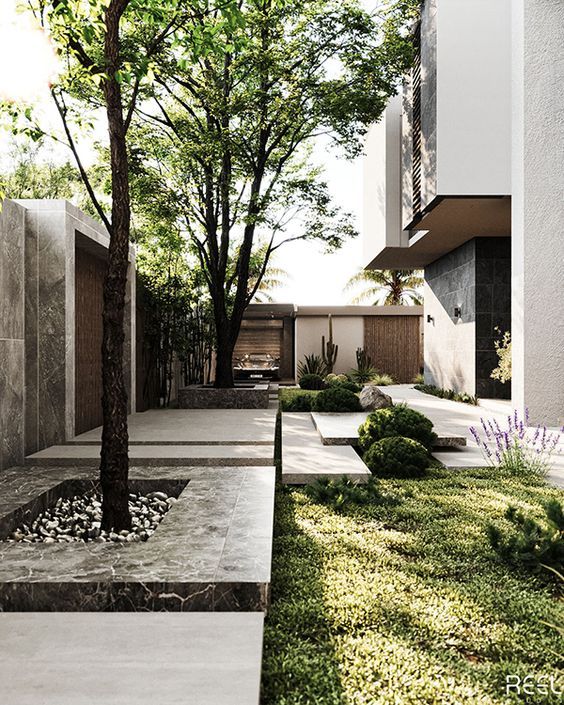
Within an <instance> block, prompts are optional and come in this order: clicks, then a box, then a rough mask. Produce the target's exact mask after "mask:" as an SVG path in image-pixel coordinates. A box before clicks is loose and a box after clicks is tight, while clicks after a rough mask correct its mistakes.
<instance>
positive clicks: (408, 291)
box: [345, 269, 423, 306]
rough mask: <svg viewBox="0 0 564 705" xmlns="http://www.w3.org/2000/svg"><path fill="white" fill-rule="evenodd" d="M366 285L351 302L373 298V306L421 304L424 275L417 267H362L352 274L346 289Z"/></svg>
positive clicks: (355, 302) (357, 302)
mask: <svg viewBox="0 0 564 705" xmlns="http://www.w3.org/2000/svg"><path fill="white" fill-rule="evenodd" d="M359 285H364V286H365V288H364V291H361V292H360V293H359V294H357V295H356V296H354V297H353V298H352V299H351V303H353V304H359V303H362V302H363V301H366V299H372V305H373V306H381V305H382V304H383V305H385V306H402V305H420V304H422V303H423V295H422V293H421V290H420V287H421V286H423V275H422V272H421V270H417V269H362V270H361V271H360V272H358V273H357V274H355V275H354V276H352V277H351V278H350V279H349V281H348V282H347V285H346V286H345V291H350V290H351V289H356V288H358V287H359Z"/></svg>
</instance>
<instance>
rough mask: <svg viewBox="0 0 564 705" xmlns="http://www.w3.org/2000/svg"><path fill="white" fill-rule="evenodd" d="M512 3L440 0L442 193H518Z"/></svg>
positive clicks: (439, 147)
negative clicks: (514, 155)
mask: <svg viewBox="0 0 564 705" xmlns="http://www.w3.org/2000/svg"><path fill="white" fill-rule="evenodd" d="M513 1H514V0H438V2H437V13H436V22H437V193H438V194H439V195H442V196H446V195H473V194H476V195H482V196H488V195H494V196H498V195H504V194H509V193H510V192H511V191H510V189H511V159H510V157H511V131H510V129H509V125H510V120H511V3H512V2H513ZM554 4H557V5H558V4H559V3H554Z"/></svg>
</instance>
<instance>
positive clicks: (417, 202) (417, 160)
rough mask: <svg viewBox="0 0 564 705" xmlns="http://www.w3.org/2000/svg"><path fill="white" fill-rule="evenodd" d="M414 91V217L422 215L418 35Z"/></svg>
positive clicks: (418, 35) (413, 80) (419, 52)
mask: <svg viewBox="0 0 564 705" xmlns="http://www.w3.org/2000/svg"><path fill="white" fill-rule="evenodd" d="M412 90H413V217H414V218H416V217H417V216H419V215H420V214H421V185H422V184H421V181H422V155H421V151H422V130H421V35H420V30H419V31H418V32H417V35H416V42H415V61H414V64H413V69H412Z"/></svg>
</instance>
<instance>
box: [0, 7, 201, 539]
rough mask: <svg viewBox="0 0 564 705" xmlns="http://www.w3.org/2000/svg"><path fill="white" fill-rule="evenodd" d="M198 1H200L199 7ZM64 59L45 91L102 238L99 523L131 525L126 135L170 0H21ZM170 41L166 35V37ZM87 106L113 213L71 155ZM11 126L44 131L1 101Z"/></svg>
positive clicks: (176, 14)
mask: <svg viewBox="0 0 564 705" xmlns="http://www.w3.org/2000/svg"><path fill="white" fill-rule="evenodd" d="M204 4H205V3H204ZM28 6H29V8H30V9H31V11H32V12H33V13H34V14H35V16H36V17H37V18H38V19H39V21H40V22H41V24H42V26H43V27H45V28H46V29H47V30H48V31H49V34H50V37H51V39H52V41H53V42H54V45H55V47H56V50H57V51H58V53H59V54H60V55H61V57H62V59H63V60H64V65H65V72H64V73H63V74H62V76H61V77H60V78H59V80H58V81H57V84H56V85H55V86H54V87H53V88H52V90H51V95H52V98H53V101H54V103H55V106H56V108H57V111H58V113H59V116H60V118H61V122H62V128H63V133H64V138H61V137H58V136H54V138H55V139H56V140H58V141H60V142H63V143H65V144H66V145H67V146H68V147H69V148H70V149H71V151H72V153H73V155H74V158H75V160H76V164H77V168H78V170H79V172H80V176H81V178H82V180H83V183H84V186H85V188H86V191H87V192H88V195H89V197H90V199H91V201H92V204H93V206H94V208H95V211H96V213H97V215H98V217H99V218H100V219H101V220H102V222H103V223H104V225H105V226H106V228H107V230H108V233H109V235H110V244H109V253H108V265H107V272H106V277H105V282H104V303H103V343H102V360H103V362H102V388H103V392H102V409H103V430H102V446H101V453H100V456H101V459H100V481H101V486H102V493H103V503H102V511H103V517H102V526H103V528H105V529H111V528H113V529H114V530H116V531H118V530H122V529H128V528H130V526H131V517H130V514H129V509H128V465H129V459H128V430H127V392H126V387H125V382H124V374H123V350H124V339H125V335H124V328H123V323H124V308H125V291H126V281H127V269H128V255H129V241H130V228H131V205H130V190H129V158H128V144H127V135H128V131H129V129H130V127H131V123H132V119H133V116H134V113H135V109H136V107H137V104H138V102H139V101H140V100H141V99H142V98H143V97H146V96H147V91H148V87H150V78H151V76H152V72H153V69H154V66H155V64H156V62H157V61H158V60H160V59H162V55H163V54H164V53H165V49H167V48H170V47H171V46H172V45H173V44H176V46H175V48H176V50H177V52H179V51H180V49H179V46H178V45H179V44H180V45H181V44H182V40H180V41H179V37H178V34H177V33H176V32H177V30H178V28H179V27H180V26H181V24H182V22H183V21H184V16H185V14H186V10H183V9H182V8H183V6H184V3H181V2H179V1H178V0H89V1H88V2H81V0H28ZM173 40H174V41H173ZM95 110H102V111H103V114H104V115H105V119H106V123H107V128H108V137H109V157H110V158H109V171H110V173H111V214H110V215H108V214H107V213H106V212H105V209H104V208H103V206H102V204H101V203H100V201H99V199H98V197H97V195H96V193H95V190H94V188H93V185H92V182H91V180H90V178H89V175H88V173H87V170H86V168H85V166H84V163H83V161H82V160H81V158H80V154H79V145H78V139H77V133H79V134H81V135H82V134H84V132H85V130H87V128H88V126H89V124H90V122H91V120H92V119H93V118H92V113H93V111H95ZM4 112H5V113H7V114H8V116H9V117H10V118H11V122H12V130H13V131H14V132H18V131H19V132H24V133H25V134H27V135H29V136H30V137H31V138H33V139H39V138H40V137H42V136H43V135H44V132H43V130H42V128H41V125H38V124H37V123H36V122H35V120H34V118H33V115H32V111H31V109H30V108H28V107H25V106H24V107H22V108H19V107H18V106H14V105H8V106H4Z"/></svg>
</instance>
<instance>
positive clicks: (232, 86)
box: [132, 0, 418, 387]
mask: <svg viewBox="0 0 564 705" xmlns="http://www.w3.org/2000/svg"><path fill="white" fill-rule="evenodd" d="M417 6H418V3H417V2H401V3H394V4H390V5H389V6H388V8H387V11H386V12H385V13H384V14H380V15H378V16H376V15H370V14H369V13H367V12H365V11H364V10H363V9H362V6H361V4H360V2H359V1H358V0H348V1H347V2H342V1H341V0H296V1H295V2H287V1H286V0H241V2H240V3H239V8H240V15H239V16H237V17H236V18H235V21H228V20H227V19H226V17H225V16H220V15H218V14H217V13H209V14H197V13H196V14H194V15H192V17H191V19H190V21H189V23H188V24H187V25H185V31H186V33H187V34H190V36H191V37H192V40H193V42H194V45H195V47H198V46H199V45H200V44H201V43H205V44H206V46H207V47H208V48H207V51H205V52H200V53H199V55H197V56H193V57H191V58H187V59H186V61H185V63H184V64H183V63H182V62H181V63H180V69H181V70H178V66H179V65H178V63H177V62H173V63H172V64H171V67H170V70H169V71H168V72H167V73H166V74H163V73H161V74H159V75H158V76H157V77H156V85H157V86H158V89H159V95H158V96H157V97H156V101H155V105H154V106H153V108H150V107H145V106H143V108H140V109H139V113H140V114H142V116H143V117H144V119H145V123H144V125H143V126H142V127H141V128H139V129H138V130H137V132H136V134H135V145H136V147H135V148H136V150H137V154H138V158H135V159H134V160H132V170H133V172H134V175H135V178H136V179H137V180H138V181H139V186H138V189H139V192H140V193H144V194H145V195H149V194H151V196H150V197H149V198H143V199H140V200H139V201H137V200H136V201H135V204H136V209H137V208H138V209H140V210H143V209H145V210H147V209H150V208H151V207H152V206H153V205H155V203H156V204H158V202H160V201H161V200H164V201H165V202H167V203H171V204H174V209H175V212H176V218H177V220H178V221H179V222H180V223H181V226H180V227H181V229H183V230H185V231H186V232H187V233H188V235H189V237H190V239H191V241H192V243H193V245H194V249H195V252H196V253H197V256H198V258H199V261H200V265H201V268H202V272H203V273H204V276H205V279H206V283H207V286H208V288H209V291H210V295H211V298H212V302H213V308H214V318H215V326H216V332H217V369H216V380H215V383H216V386H219V387H230V386H232V385H233V368H232V358H233V349H234V346H235V343H236V341H237V337H238V335H239V330H240V326H241V321H242V318H243V314H244V311H245V308H246V306H247V305H248V303H249V302H250V301H251V300H252V299H253V297H254V296H255V294H256V292H257V291H258V289H259V287H260V284H261V281H262V278H263V276H264V273H265V272H266V271H267V268H268V265H269V261H270V257H271V256H272V254H273V253H274V252H275V251H276V250H277V249H278V248H279V247H280V246H281V245H282V244H284V243H286V242H290V241H294V240H301V239H317V240H320V241H322V242H324V243H325V244H326V246H327V247H328V248H336V247H339V246H340V245H341V243H342V242H343V240H344V239H346V238H348V237H350V236H353V235H354V234H355V231H354V228H353V227H352V225H351V222H350V218H349V217H348V216H347V214H344V213H342V212H340V210H339V209H338V208H337V207H336V206H335V205H334V204H333V203H332V202H331V198H330V196H329V193H328V189H327V185H326V183H325V182H324V181H323V178H322V175H321V172H320V170H319V169H317V168H316V167H315V166H314V165H313V164H312V159H311V151H310V148H311V144H312V142H313V140H315V138H316V137H319V136H321V135H324V136H325V137H326V138H328V139H329V140H331V141H332V143H333V144H334V146H336V148H338V149H340V150H341V151H342V152H343V153H344V154H345V155H347V156H354V155H357V154H359V153H360V152H361V149H362V137H363V135H364V133H365V132H366V129H367V128H368V126H369V125H370V124H371V123H373V122H374V121H375V120H377V119H378V118H379V116H380V114H381V113H382V111H383V109H384V107H385V105H386V103H387V100H388V98H389V96H390V95H392V94H393V93H395V92H396V90H397V86H398V81H399V77H400V76H401V74H402V73H403V72H404V71H405V69H406V68H407V67H408V65H409V64H410V61H411V57H412V47H411V42H410V39H409V38H408V36H407V33H406V32H405V31H404V27H405V24H406V22H408V21H409V20H410V19H411V18H412V17H413V16H414V15H415V13H416V10H417ZM182 69H184V70H182ZM157 207H160V206H158V205H157ZM259 243H260V244H259ZM264 243H266V246H265V247H264V254H263V255H262V256H261V260H262V261H261V265H260V268H259V271H258V275H256V274H254V273H253V272H252V262H253V257H255V256H256V254H257V252H258V250H259V249H260V247H262V246H263V245H264ZM251 280H252V281H253V282H254V285H253V286H249V282H250V281H251Z"/></svg>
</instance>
